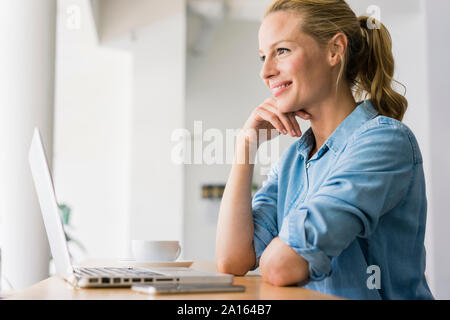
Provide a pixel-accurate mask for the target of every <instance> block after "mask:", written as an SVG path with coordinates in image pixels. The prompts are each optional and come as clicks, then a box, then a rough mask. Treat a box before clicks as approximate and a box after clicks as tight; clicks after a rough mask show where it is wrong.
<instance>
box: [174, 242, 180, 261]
mask: <svg viewBox="0 0 450 320" xmlns="http://www.w3.org/2000/svg"><path fill="white" fill-rule="evenodd" d="M180 253H181V245H179V246H178V250H177V254H176V257H175V260H174V261H176V260H177V259H178V257H179V256H180Z"/></svg>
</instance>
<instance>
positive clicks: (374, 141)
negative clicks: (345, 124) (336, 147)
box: [348, 116, 422, 163]
mask: <svg viewBox="0 0 450 320" xmlns="http://www.w3.org/2000/svg"><path fill="white" fill-rule="evenodd" d="M348 145H350V146H351V145H360V146H361V145H374V146H376V147H378V148H379V149H380V150H381V151H385V152H389V150H396V151H402V152H404V153H405V156H407V155H411V156H412V158H413V161H414V162H415V163H421V162H422V155H421V152H420V148H419V144H418V142H417V139H416V137H415V135H414V133H413V132H412V130H411V129H410V128H409V127H408V126H407V125H406V124H405V123H403V122H401V121H398V120H396V119H393V118H389V117H385V116H377V117H375V118H373V119H371V120H369V121H367V122H366V123H365V124H364V125H362V126H361V127H360V128H359V129H358V130H356V131H355V132H354V134H353V135H352V136H351V137H350V139H349V141H348Z"/></svg>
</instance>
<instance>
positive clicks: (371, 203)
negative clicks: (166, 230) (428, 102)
mask: <svg viewBox="0 0 450 320" xmlns="http://www.w3.org/2000/svg"><path fill="white" fill-rule="evenodd" d="M373 22H374V21H373V20H371V19H370V18H368V17H359V18H357V17H356V16H355V14H354V12H353V11H352V10H351V8H350V7H349V6H348V4H347V3H346V2H345V1H343V0H277V1H274V2H273V3H272V4H271V5H270V6H269V8H268V9H267V11H266V14H265V16H264V19H263V22H262V24H261V27H260V30H259V45H260V55H261V60H262V61H263V65H262V69H261V74H260V75H261V78H262V79H263V80H264V82H265V84H266V85H267V86H268V87H269V88H270V89H271V91H272V93H273V96H274V97H273V98H270V99H267V100H266V101H265V102H264V103H262V104H261V105H260V106H258V107H257V108H256V109H255V110H254V111H253V112H252V114H251V116H250V117H249V119H248V120H247V122H246V123H245V125H244V128H243V130H242V133H241V134H240V136H239V137H238V139H237V143H236V153H235V162H234V164H233V167H232V170H231V174H230V177H229V180H228V182H227V185H226V189H225V192H224V195H223V199H222V203H221V208H220V213H219V221H218V226H217V239H216V263H217V267H218V269H219V271H221V272H223V273H230V274H235V275H244V274H245V273H247V272H248V271H249V270H254V269H256V268H257V267H258V266H259V268H260V271H261V275H262V277H263V279H264V280H265V281H267V282H269V283H271V284H273V285H276V286H286V285H299V284H300V285H305V287H306V288H309V289H313V290H316V291H320V292H324V293H328V294H333V295H337V296H341V297H346V298H353V299H433V296H432V294H431V292H430V290H429V287H428V285H427V282H426V279H425V275H424V271H425V247H424V234H425V223H426V207H427V202H426V196H425V181H424V173H423V167H422V157H421V153H420V150H419V147H418V144H417V141H416V139H415V137H414V135H413V133H412V132H411V131H410V130H409V129H408V128H407V127H406V126H405V125H404V124H402V123H401V120H402V118H403V115H404V114H405V112H406V108H407V100H406V99H405V97H403V96H402V95H400V94H399V93H397V92H395V91H394V90H393V89H392V82H393V74H394V60H393V55H392V45H391V38H390V35H389V32H388V31H387V29H386V28H385V26H384V25H382V24H381V23H379V22H378V21H375V22H376V23H373ZM363 96H365V97H368V98H370V99H365V100H364V101H363V102H360V103H357V102H356V101H355V97H356V98H362V97H363ZM296 117H299V118H302V119H304V120H309V121H310V123H311V128H310V129H309V130H308V131H307V132H305V133H304V134H302V132H301V131H300V127H299V125H298V122H297V120H296ZM274 130H276V132H277V134H278V133H281V134H290V135H291V136H292V137H301V138H299V140H298V141H297V142H295V143H294V144H293V145H292V146H291V147H290V148H289V149H288V150H286V151H285V152H284V153H283V155H282V157H281V158H280V160H279V161H278V162H277V163H276V164H275V165H274V166H273V168H272V170H271V173H270V174H269V176H268V180H267V182H266V183H265V184H264V186H263V187H262V188H261V189H260V190H259V191H258V192H257V194H256V195H255V196H254V197H253V199H252V198H251V181H252V175H253V168H254V167H253V165H252V163H253V160H254V156H255V152H251V151H252V149H256V148H257V147H258V146H259V145H260V144H261V143H262V142H264V140H265V138H264V137H266V136H267V139H268V140H270V139H272V138H273V137H274V136H276V135H277V134H273V133H274ZM252 146H256V148H252ZM239 159H241V160H244V159H245V161H238V160H239Z"/></svg>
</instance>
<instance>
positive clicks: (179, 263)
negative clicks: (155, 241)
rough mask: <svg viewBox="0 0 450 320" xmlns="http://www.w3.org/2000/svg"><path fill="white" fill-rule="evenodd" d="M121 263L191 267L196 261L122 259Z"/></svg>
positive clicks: (135, 265) (144, 265)
mask: <svg viewBox="0 0 450 320" xmlns="http://www.w3.org/2000/svg"><path fill="white" fill-rule="evenodd" d="M119 263H120V264H122V265H124V266H127V267H185V268H189V267H190V266H191V265H192V264H193V263H194V261H192V260H178V261H136V260H134V259H121V260H119Z"/></svg>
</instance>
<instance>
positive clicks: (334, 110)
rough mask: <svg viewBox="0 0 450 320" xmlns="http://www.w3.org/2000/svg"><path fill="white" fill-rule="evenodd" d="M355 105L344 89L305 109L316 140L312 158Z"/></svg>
mask: <svg viewBox="0 0 450 320" xmlns="http://www.w3.org/2000/svg"><path fill="white" fill-rule="evenodd" d="M356 106H357V104H356V102H355V99H354V98H353V95H352V93H351V91H350V89H348V88H346V89H343V90H341V91H340V92H338V94H336V95H333V96H330V97H328V98H326V99H324V100H322V101H321V102H320V104H318V105H315V106H312V107H310V108H307V109H305V111H306V112H308V113H309V114H310V116H311V119H310V122H311V129H312V131H313V134H314V138H315V140H316V143H315V148H314V149H313V150H312V152H311V154H310V156H313V155H314V154H315V153H316V152H317V151H318V150H319V149H320V148H321V147H322V145H323V144H324V143H325V141H327V139H328V138H329V136H330V135H331V134H332V133H333V132H334V131H335V130H336V129H337V127H339V125H340V124H341V122H342V121H344V120H345V118H347V117H348V116H349V115H350V114H351V113H352V112H353V111H354V110H355V108H356Z"/></svg>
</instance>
